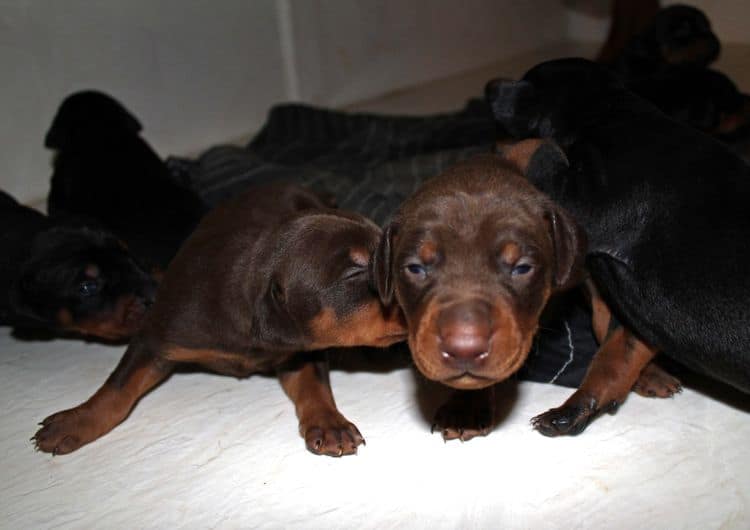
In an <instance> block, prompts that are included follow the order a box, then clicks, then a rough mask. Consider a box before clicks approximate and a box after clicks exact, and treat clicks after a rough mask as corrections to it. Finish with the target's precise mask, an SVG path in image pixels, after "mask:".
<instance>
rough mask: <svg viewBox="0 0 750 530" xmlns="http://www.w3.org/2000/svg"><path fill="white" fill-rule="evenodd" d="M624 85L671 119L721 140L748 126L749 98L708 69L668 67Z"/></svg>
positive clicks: (730, 137) (726, 78)
mask: <svg viewBox="0 0 750 530" xmlns="http://www.w3.org/2000/svg"><path fill="white" fill-rule="evenodd" d="M626 86H627V88H628V89H629V90H631V91H632V92H634V93H636V94H637V95H639V96H640V97H642V98H644V99H647V100H648V101H650V102H651V103H653V104H654V105H656V106H657V107H658V108H659V110H661V111H662V112H664V113H665V114H667V115H668V116H670V117H671V118H674V119H676V120H677V121H679V122H681V123H684V124H685V125H689V126H691V127H693V128H695V129H698V130H699V131H703V132H705V133H708V134H711V135H713V136H716V137H719V138H721V139H723V140H732V139H734V138H736V137H738V136H740V135H743V134H745V133H746V132H747V128H748V124H750V97H749V96H747V95H745V94H742V93H741V92H740V91H739V89H738V88H737V86H736V85H735V84H734V82H733V81H732V80H731V79H729V77H727V76H726V75H725V74H723V73H721V72H718V71H716V70H712V69H710V68H699V67H694V66H671V67H668V68H664V69H662V70H660V71H659V72H657V73H655V74H653V75H651V76H648V77H646V78H640V79H637V80H635V81H631V82H629V83H626Z"/></svg>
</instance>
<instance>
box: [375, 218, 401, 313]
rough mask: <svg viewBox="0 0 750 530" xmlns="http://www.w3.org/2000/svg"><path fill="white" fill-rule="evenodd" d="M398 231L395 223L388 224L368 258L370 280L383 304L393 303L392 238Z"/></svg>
mask: <svg viewBox="0 0 750 530" xmlns="http://www.w3.org/2000/svg"><path fill="white" fill-rule="evenodd" d="M397 231H398V225H397V224H396V223H393V222H392V223H391V224H389V225H388V226H387V227H386V229H385V231H384V232H383V235H382V236H381V238H380V243H379V244H378V248H377V249H376V250H375V253H374V254H373V255H372V259H371V260H370V281H371V282H372V285H373V287H374V288H375V290H376V291H377V292H378V296H380V301H381V302H383V305H386V306H388V305H391V303H393V294H394V290H395V288H394V285H393V280H394V278H393V238H394V237H395V236H396V232H397Z"/></svg>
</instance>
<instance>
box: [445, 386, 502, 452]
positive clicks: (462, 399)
mask: <svg viewBox="0 0 750 530" xmlns="http://www.w3.org/2000/svg"><path fill="white" fill-rule="evenodd" d="M493 424H494V400H493V395H492V393H491V392H488V391H486V390H471V391H469V390H463V391H457V392H455V393H454V394H453V395H452V396H451V398H450V399H449V400H448V401H447V402H446V403H445V404H443V406H442V407H440V408H439V409H438V411H437V413H436V414H435V422H434V423H433V425H432V432H435V431H437V430H439V431H440V433H441V434H442V435H443V440H446V441H447V440H461V441H462V442H466V441H469V440H471V439H472V438H474V437H475V436H486V435H487V434H489V432H490V431H491V430H492V427H493Z"/></svg>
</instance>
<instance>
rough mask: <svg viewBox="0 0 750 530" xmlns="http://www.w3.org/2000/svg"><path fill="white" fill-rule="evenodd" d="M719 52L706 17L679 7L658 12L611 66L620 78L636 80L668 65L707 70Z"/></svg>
mask: <svg viewBox="0 0 750 530" xmlns="http://www.w3.org/2000/svg"><path fill="white" fill-rule="evenodd" d="M720 51H721V44H720V43H719V39H718V38H717V37H716V35H715V34H714V32H713V31H712V30H711V23H710V22H709V20H708V18H707V17H706V15H704V14H703V12H702V11H701V10H699V9H696V8H694V7H691V6H687V5H680V4H678V5H672V6H669V7H665V8H664V9H661V10H659V12H657V13H656V15H655V16H654V18H653V19H652V20H651V22H650V23H649V24H648V25H647V26H646V28H645V29H643V30H642V31H640V32H638V33H637V34H635V35H633V36H632V37H631V38H630V39H629V40H628V41H627V43H626V44H625V46H624V47H623V49H622V50H621V52H620V53H619V54H618V55H617V56H616V58H615V59H614V60H612V61H611V64H610V65H611V67H612V68H613V69H614V70H615V71H616V72H617V73H618V74H619V75H621V76H622V77H623V78H625V79H637V78H640V77H646V76H649V75H652V74H654V73H657V72H659V71H660V70H662V69H663V68H665V67H669V66H675V65H680V66H693V67H706V66H708V65H709V64H711V63H712V62H714V61H715V60H716V59H717V58H718V56H719V53H720Z"/></svg>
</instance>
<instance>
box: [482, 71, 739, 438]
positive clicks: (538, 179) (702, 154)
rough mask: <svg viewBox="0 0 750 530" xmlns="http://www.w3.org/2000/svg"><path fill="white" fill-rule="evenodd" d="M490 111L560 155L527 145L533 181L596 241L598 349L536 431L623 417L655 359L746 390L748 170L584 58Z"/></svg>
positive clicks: (535, 75) (523, 85) (533, 76)
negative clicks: (607, 414)
mask: <svg viewBox="0 0 750 530" xmlns="http://www.w3.org/2000/svg"><path fill="white" fill-rule="evenodd" d="M490 100H491V103H492V106H493V111H494V114H495V117H496V119H497V120H498V121H499V122H500V123H501V124H502V125H504V126H505V128H506V129H507V130H508V131H511V132H512V134H513V135H514V136H515V137H516V138H519V139H522V138H533V137H540V138H544V139H550V140H554V142H556V143H557V144H558V145H559V146H560V147H561V148H562V151H559V150H557V149H553V148H550V146H549V144H544V143H542V144H540V143H539V142H538V141H536V143H535V142H534V141H531V146H532V147H533V145H537V146H545V147H543V148H540V149H539V150H538V153H536V154H534V155H533V156H532V157H531V160H532V162H533V163H532V164H531V165H530V169H529V170H528V171H527V176H528V178H529V179H530V181H531V182H532V183H533V184H534V185H535V186H536V187H538V188H539V189H540V190H541V191H543V192H545V193H547V194H548V195H549V196H550V197H551V198H552V199H553V200H554V201H555V202H556V203H558V204H560V205H561V206H562V207H563V208H565V209H566V210H568V211H569V212H570V213H571V214H572V215H573V217H574V219H576V221H577V222H578V223H579V224H580V225H581V226H582V227H583V228H584V229H585V231H586V232H587V235H588V238H589V251H588V257H587V260H586V265H587V269H588V271H589V274H590V276H591V280H592V285H591V287H592V295H593V296H592V300H593V303H594V330H595V332H596V334H597V336H598V337H599V339H600V341H601V346H600V350H599V351H598V352H597V354H596V355H595V357H594V359H593V361H592V364H591V366H590V368H589V372H588V374H587V375H586V378H585V379H584V381H583V383H582V384H581V386H580V388H579V389H578V391H576V392H575V393H574V394H573V396H571V398H570V399H568V400H567V401H566V402H565V404H563V406H561V407H560V408H557V409H553V410H552V411H550V412H548V413H546V414H543V415H542V416H540V417H538V418H537V419H536V426H537V428H538V429H539V430H540V431H541V432H542V433H544V434H548V435H558V434H575V433H578V432H581V431H582V430H583V429H584V428H585V427H586V425H587V424H588V422H589V421H590V420H591V419H592V418H594V417H595V416H596V415H597V414H598V413H599V412H601V411H604V410H610V411H611V410H615V409H616V408H617V407H618V406H619V404H621V403H622V401H623V400H624V399H625V397H626V395H627V392H628V391H629V390H630V388H631V387H632V386H633V385H634V384H635V382H636V380H637V379H638V378H639V377H640V376H641V374H642V375H643V377H644V378H648V377H650V375H653V373H654V372H653V365H651V364H649V363H650V362H651V359H652V358H653V357H654V355H655V354H656V352H657V351H661V352H663V353H664V354H666V355H667V356H669V357H672V358H673V359H674V360H676V361H678V362H679V363H681V364H684V365H686V366H687V367H689V368H692V369H693V370H695V371H697V372H699V373H703V374H705V375H708V376H711V377H714V378H716V379H718V380H720V381H723V382H725V383H727V384H730V385H732V386H734V387H736V388H738V389H740V390H742V391H744V392H750V354H749V353H748V352H750V328H748V326H747V314H748V300H750V280H748V276H747V274H746V273H745V272H744V270H743V268H742V267H743V265H742V264H744V263H747V261H748V260H750V240H749V239H748V237H747V234H748V233H750V212H749V211H748V209H747V204H748V202H750V167H749V166H748V165H747V164H746V163H745V162H744V161H743V160H742V159H740V158H739V157H738V156H737V155H736V154H734V153H733V152H732V151H731V150H729V148H727V147H726V146H724V145H723V144H721V143H720V142H718V141H716V140H715V139H713V138H711V137H709V136H707V135H705V134H703V133H701V132H698V131H696V130H694V129H692V128H689V127H686V126H684V125H681V124H679V123H677V122H675V121H673V120H671V119H669V118H668V117H666V116H665V115H664V114H663V113H661V112H660V111H659V110H658V109H656V108H655V107H653V106H652V105H651V104H650V103H648V102H646V101H644V100H642V99H641V98H639V97H638V96H636V95H634V94H632V93H631V92H629V91H628V90H626V89H625V88H624V87H623V86H622V84H621V82H620V81H619V80H618V79H617V78H616V77H615V76H614V75H613V74H612V73H611V72H609V71H608V70H606V69H605V68H603V67H601V66H600V65H596V64H594V63H591V62H589V61H586V60H584V59H564V60H557V61H550V62H547V63H542V64H540V65H538V66H536V67H534V68H532V69H531V70H530V71H529V72H528V73H527V74H526V75H525V76H524V77H523V79H522V80H521V81H518V82H502V83H498V84H497V85H496V86H495V91H494V93H493V95H492V96H491V98H490ZM527 144H529V142H527ZM529 148H530V149H531V147H529ZM563 152H564V156H559V155H562V154H563ZM568 161H569V163H568ZM597 293H599V294H600V296H597ZM649 374H650V375H649ZM658 377H660V378H661V380H662V382H663V383H664V385H663V387H664V389H665V391H664V392H663V393H662V392H656V393H657V395H670V394H671V392H672V390H671V389H676V388H678V386H677V385H676V383H675V381H671V380H670V379H669V376H668V375H667V374H662V375H660V376H658ZM647 394H648V392H647Z"/></svg>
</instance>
